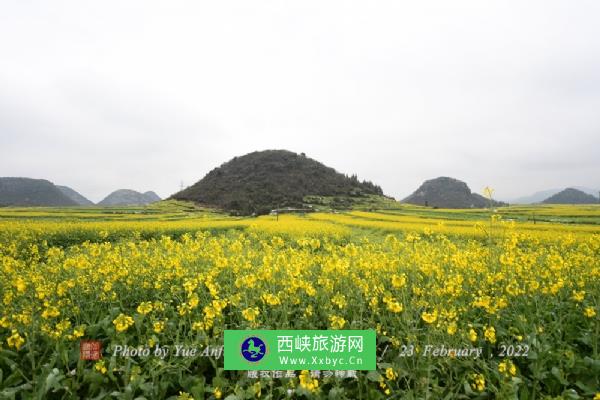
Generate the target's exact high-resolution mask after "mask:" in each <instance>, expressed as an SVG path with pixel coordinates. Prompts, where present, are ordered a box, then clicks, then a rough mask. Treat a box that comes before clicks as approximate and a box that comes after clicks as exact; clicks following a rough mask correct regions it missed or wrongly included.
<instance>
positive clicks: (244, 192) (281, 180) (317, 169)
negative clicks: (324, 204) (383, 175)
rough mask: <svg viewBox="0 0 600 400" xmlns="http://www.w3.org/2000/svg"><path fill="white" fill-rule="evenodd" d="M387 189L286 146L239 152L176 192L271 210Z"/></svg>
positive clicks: (180, 196) (245, 211) (236, 207)
mask: <svg viewBox="0 0 600 400" xmlns="http://www.w3.org/2000/svg"><path fill="white" fill-rule="evenodd" d="M369 194H374V195H382V194H383V191H382V190H381V188H380V187H379V186H377V185H375V184H373V183H371V182H364V181H362V182H361V181H359V180H358V178H357V177H356V176H355V175H353V176H346V175H344V174H341V173H339V172H337V171H336V170H335V169H333V168H330V167H327V166H325V165H324V164H322V163H320V162H318V161H316V160H313V159H312V158H309V157H306V155H304V154H303V153H302V154H296V153H294V152H291V151H287V150H264V151H255V152H252V153H248V154H245V155H243V156H239V157H234V158H233V159H231V160H229V161H228V162H226V163H224V164H222V165H221V166H220V167H217V168H215V169H213V170H212V171H210V172H209V173H208V174H207V175H206V176H205V177H204V178H202V179H201V180H199V181H198V182H196V183H195V184H194V185H192V186H190V187H188V188H186V189H184V190H182V191H180V192H178V193H175V194H174V195H172V196H171V198H173V199H176V200H188V201H193V202H195V203H199V204H204V205H207V206H213V207H217V208H220V209H223V210H227V211H230V212H233V213H236V214H241V215H249V214H266V213H268V212H269V211H270V210H272V209H275V208H281V207H302V206H303V202H304V198H305V197H306V196H309V195H316V196H338V195H340V196H342V195H346V196H355V197H360V196H365V195H369Z"/></svg>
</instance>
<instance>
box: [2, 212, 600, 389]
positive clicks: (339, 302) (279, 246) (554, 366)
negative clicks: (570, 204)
mask: <svg viewBox="0 0 600 400" xmlns="http://www.w3.org/2000/svg"><path fill="white" fill-rule="evenodd" d="M19 212H20V213H22V211H19ZM453 212H454V213H456V212H455V211H453ZM552 212H556V210H555V209H552ZM43 214H44V212H43V211H37V212H35V213H34V212H31V214H27V215H25V216H23V215H22V214H21V215H17V217H14V218H8V217H7V216H8V215H10V212H9V211H7V210H4V211H3V213H2V215H3V216H5V218H2V219H0V277H1V279H0V302H1V304H2V307H1V308H0V343H1V344H0V372H1V373H0V398H4V397H3V396H6V398H20V397H22V398H28V397H32V398H103V397H106V398H109V397H111V396H112V397H116V398H124V399H125V398H131V399H133V398H136V397H139V398H142V397H143V398H148V399H151V398H152V399H154V398H156V399H159V398H169V397H170V398H178V397H179V398H198V399H200V398H221V397H223V398H230V399H242V398H258V397H261V398H263V397H264V398H289V397H292V396H296V397H298V398H302V397H303V396H304V397H308V398H311V397H315V398H319V397H324V398H325V397H327V396H328V393H329V395H330V394H331V393H334V394H335V396H337V397H334V398H348V399H354V398H388V397H391V396H395V398H404V397H406V398H426V397H428V398H459V397H460V398H478V396H484V397H486V398H534V397H535V398H542V397H543V396H550V397H552V398H559V397H557V396H564V395H565V393H575V394H574V395H577V396H580V397H568V398H592V397H594V396H596V393H597V392H600V382H599V377H600V352H599V351H600V346H599V341H600V322H599V317H598V312H599V311H600V228H599V227H598V225H593V224H587V225H586V224H561V223H552V222H536V223H535V224H534V223H532V222H529V221H526V222H520V221H506V218H499V217H494V218H489V216H488V218H487V219H475V220H473V219H471V218H465V219H451V218H447V215H448V214H449V212H446V214H444V216H443V217H442V216H436V215H430V216H417V215H402V214H400V213H390V212H386V213H378V212H358V211H356V212H349V213H343V214H331V213H314V214H307V215H306V216H298V215H282V216H280V217H279V219H278V220H277V219H276V218H275V217H273V216H262V217H258V218H232V217H226V216H220V217H218V216H217V217H211V218H206V217H204V216H198V217H196V218H187V217H186V218H181V219H177V218H174V219H160V220H143V219H139V218H137V217H136V218H132V219H131V220H113V219H107V220H101V219H94V220H90V221H87V220H78V219H77V218H76V217H73V218H70V217H68V215H69V214H68V213H66V214H65V215H61V217H60V218H52V219H49V220H44V219H40V218H39V217H40V215H43ZM468 214H469V212H467V211H465V212H464V215H468ZM570 214H571V215H575V213H574V212H570ZM456 215H460V214H458V213H457V214H456ZM499 215H501V213H500V214H499ZM577 215H580V214H577ZM245 328H258V329H376V330H377V346H378V356H379V359H378V362H379V364H378V371H372V372H369V373H361V372H359V373H358V374H357V375H358V376H357V378H356V379H345V380H340V379H338V378H336V377H335V376H332V377H315V376H313V375H310V374H309V373H308V372H302V373H300V374H299V375H298V376H297V377H295V378H293V377H288V378H281V379H275V378H268V379H259V380H256V379H252V378H249V377H248V376H246V375H245V374H243V373H241V372H230V371H223V370H222V359H214V358H210V357H206V358H195V359H194V358H192V359H190V358H181V357H180V358H177V357H165V358H159V357H147V358H139V357H138V358H135V357H129V358H127V357H117V356H114V355H113V354H114V349H115V346H117V345H123V346H125V345H127V346H132V347H137V346H140V345H154V344H157V343H161V344H173V343H187V344H189V345H192V344H202V345H212V346H219V345H221V344H222V332H223V330H224V329H245ZM81 338H88V339H96V340H102V342H103V343H104V344H105V346H107V348H105V349H104V350H105V352H104V358H103V359H102V360H100V361H97V362H92V361H89V362H88V363H86V362H85V361H81V360H79V345H78V343H79V340H80V339H81ZM440 345H443V346H445V347H446V348H451V349H462V348H465V347H477V348H481V349H482V353H481V355H480V356H479V357H461V356H460V355H459V353H458V352H455V353H452V356H451V357H446V358H435V357H432V356H429V355H428V353H427V352H428V349H429V348H428V346H440ZM219 363H221V364H219ZM574 395H573V396H574ZM36 396H37V397H36ZM228 396H234V397H228ZM569 396H570V395H569ZM112 397H111V398H112ZM550 397H548V398H550ZM479 398H483V397H479ZM565 398H567V397H565Z"/></svg>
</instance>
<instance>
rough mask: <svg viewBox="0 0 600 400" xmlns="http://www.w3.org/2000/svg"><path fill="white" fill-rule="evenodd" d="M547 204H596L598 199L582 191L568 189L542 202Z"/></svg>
mask: <svg viewBox="0 0 600 400" xmlns="http://www.w3.org/2000/svg"><path fill="white" fill-rule="evenodd" d="M542 203H545V204H596V203H598V199H597V198H596V197H594V196H592V195H591V194H587V193H585V192H583V191H581V190H578V189H574V188H567V189H565V190H563V191H561V192H558V193H556V194H555V195H553V196H550V197H548V198H547V199H546V200H544V201H542Z"/></svg>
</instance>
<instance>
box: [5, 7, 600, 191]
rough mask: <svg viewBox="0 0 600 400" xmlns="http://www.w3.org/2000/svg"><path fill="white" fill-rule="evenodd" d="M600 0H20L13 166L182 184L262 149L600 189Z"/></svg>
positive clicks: (133, 184)
mask: <svg viewBox="0 0 600 400" xmlns="http://www.w3.org/2000/svg"><path fill="white" fill-rule="evenodd" d="M598 21H600V2H599V1H575V2H574V1H558V2H557V1H548V0H543V1H505V0H503V1H495V2H494V1H481V0H474V1H468V2H467V1H454V0H453V1H447V0H444V1H411V2H407V1H397V0H396V1H389V2H387V1H379V0H378V1H362V2H354V1H348V0H342V1H323V0H318V1H307V0H301V1H281V0H276V1H257V0H253V1H248V0H244V1H211V2H205V1H197V0H194V1H189V2H186V1H149V0H143V1H94V2H91V1H89V2H88V1H81V0H77V1H69V2H62V1H29V0H16V1H6V0H5V1H3V2H2V4H1V5H0V176H26V177H33V178H45V179H48V180H51V181H53V182H54V183H57V184H62V185H68V186H71V187H72V188H74V189H75V190H77V191H79V192H80V193H82V194H83V195H85V196H87V197H89V198H90V199H91V200H93V201H99V200H101V199H102V198H103V197H104V196H105V195H106V194H108V193H109V192H111V191H113V190H115V189H119V188H130V189H135V190H139V191H146V190H154V191H156V192H157V193H158V194H159V195H160V196H162V197H166V196H168V195H170V194H172V193H174V192H176V191H177V190H178V189H179V186H180V182H181V181H183V182H184V184H185V185H191V184H193V183H194V182H196V181H197V180H199V179H200V178H202V177H203V176H204V175H205V174H206V173H207V172H209V171H210V170H211V169H212V168H214V167H216V166H218V165H220V164H221V163H223V162H225V161H227V160H229V159H231V158H232V157H234V156H236V155H242V154H245V153H248V152H250V151H254V150H264V149H288V150H292V151H295V152H298V153H300V152H305V153H306V155H307V156H309V157H312V158H314V159H317V160H319V161H321V162H323V163H325V164H326V165H329V166H332V167H334V168H336V169H337V170H338V171H340V172H344V173H348V174H352V173H356V174H358V176H359V178H361V179H367V180H371V181H373V182H375V183H378V184H379V185H381V186H382V188H383V190H384V192H385V193H386V194H389V195H392V196H395V197H397V198H403V197H405V196H407V195H409V194H410V193H411V192H412V191H413V190H415V189H416V188H417V187H418V186H419V185H420V184H421V183H422V181H423V180H425V179H430V178H434V177H437V176H452V177H455V178H458V179H461V180H464V181H465V182H467V184H469V186H470V187H471V189H472V190H473V191H475V192H481V190H482V189H483V187H484V186H486V185H489V186H492V187H494V188H495V189H496V197H498V198H500V199H511V198H513V197H518V196H520V195H526V194H530V193H532V192H535V191H537V190H542V189H548V188H560V187H565V186H572V185H580V186H587V187H592V188H600V174H599V171H600V23H599V22H598Z"/></svg>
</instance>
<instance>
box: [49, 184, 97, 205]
mask: <svg viewBox="0 0 600 400" xmlns="http://www.w3.org/2000/svg"><path fill="white" fill-rule="evenodd" d="M56 187H57V188H58V189H59V190H60V191H61V192H63V194H64V195H66V196H67V197H68V198H70V199H71V200H73V201H74V202H75V203H77V204H78V205H80V206H93V205H94V202H93V201H91V200H88V199H87V198H86V197H84V196H83V195H81V194H80V193H78V192H76V191H75V190H73V189H71V188H70V187H68V186H61V185H56Z"/></svg>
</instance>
